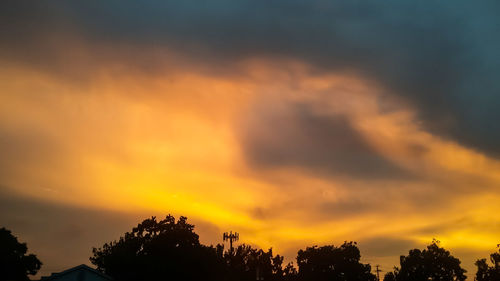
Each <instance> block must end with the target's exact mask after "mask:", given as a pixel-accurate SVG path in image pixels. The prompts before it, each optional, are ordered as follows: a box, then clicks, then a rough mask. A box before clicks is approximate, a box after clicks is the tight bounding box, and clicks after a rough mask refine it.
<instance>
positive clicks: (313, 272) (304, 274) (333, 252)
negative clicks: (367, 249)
mask: <svg viewBox="0 0 500 281" xmlns="http://www.w3.org/2000/svg"><path fill="white" fill-rule="evenodd" d="M360 258H361V254H360V251H359V249H358V247H357V245H356V242H344V244H342V245H341V246H340V247H335V246H333V245H329V246H323V247H317V246H314V247H308V248H306V250H300V251H299V252H298V255H297V265H298V267H299V272H298V279H299V280H315V281H323V280H324V281H326V280H338V281H373V280H376V277H375V275H374V274H372V273H371V266H370V265H369V264H362V263H360Z"/></svg>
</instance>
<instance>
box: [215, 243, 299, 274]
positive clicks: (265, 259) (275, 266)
mask: <svg viewBox="0 0 500 281" xmlns="http://www.w3.org/2000/svg"><path fill="white" fill-rule="evenodd" d="M283 259H284V258H283V257H282V256H280V255H276V256H274V255H273V251H272V249H269V250H268V251H267V252H265V251H264V250H262V249H254V248H252V247H251V246H249V245H244V244H243V245H240V246H238V247H237V248H236V249H234V251H233V252H231V251H227V252H226V253H225V255H224V260H225V262H226V264H227V266H228V272H229V275H228V279H229V280H241V281H245V280H248V281H250V280H270V281H278V280H285V277H286V276H290V275H294V274H295V268H294V267H293V266H292V265H291V264H288V265H287V266H285V268H283Z"/></svg>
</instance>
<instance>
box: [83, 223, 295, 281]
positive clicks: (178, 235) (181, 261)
mask: <svg viewBox="0 0 500 281" xmlns="http://www.w3.org/2000/svg"><path fill="white" fill-rule="evenodd" d="M90 261H91V262H92V263H93V264H94V265H96V266H97V269H98V270H100V271H102V272H104V273H106V274H108V275H110V276H111V277H113V278H115V280H117V281H129V280H218V281H220V280H240V281H246V280H248V281H250V280H256V278H264V279H263V280H271V281H273V280H276V281H277V280H286V279H283V278H284V277H285V275H286V274H293V273H294V268H293V266H291V265H287V266H286V267H285V268H283V266H282V265H283V257H282V256H280V255H276V256H274V255H273V252H272V249H269V250H268V251H267V252H265V251H263V250H261V249H254V248H252V247H251V246H248V245H240V246H238V247H237V248H236V249H234V250H233V251H226V252H225V251H224V246H223V245H217V246H215V247H213V246H205V245H202V244H200V242H199V237H198V235H197V234H196V233H195V232H194V226H193V225H191V224H189V223H187V218H186V217H180V218H179V220H178V221H176V220H175V218H174V217H173V216H170V215H168V216H167V217H166V218H165V219H164V220H161V221H157V220H156V218H155V217H152V218H151V219H146V220H144V221H143V222H142V223H140V224H139V225H138V226H137V227H135V228H134V229H133V230H132V232H127V233H125V235H124V236H123V237H121V238H120V239H119V240H118V241H113V242H110V243H106V244H104V245H103V246H102V247H101V248H94V249H93V256H92V257H90Z"/></svg>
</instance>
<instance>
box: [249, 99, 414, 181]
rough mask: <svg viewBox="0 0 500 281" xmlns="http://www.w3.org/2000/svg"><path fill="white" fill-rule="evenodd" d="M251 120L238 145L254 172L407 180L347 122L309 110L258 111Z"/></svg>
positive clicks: (406, 175) (296, 107) (262, 108)
mask: <svg viewBox="0 0 500 281" xmlns="http://www.w3.org/2000/svg"><path fill="white" fill-rule="evenodd" d="M249 116H250V117H249V119H248V120H246V122H243V124H242V126H241V127H242V128H243V129H242V133H241V136H240V139H241V142H242V149H243V152H244V154H245V156H246V159H247V160H248V162H249V163H250V164H251V165H253V166H255V167H259V168H263V169H269V168H283V167H295V168H299V169H304V170H305V171H307V172H310V173H313V174H318V175H322V176H339V175H340V176H349V177H361V178H367V179H382V178H384V179H387V178H389V179H403V178H409V177H410V176H411V175H410V174H409V173H408V172H406V171H405V170H403V169H401V168H400V167H398V166H396V165H395V164H393V163H391V162H390V161H389V160H387V159H385V158H384V157H383V156H382V155H380V154H378V153H377V152H376V151H375V150H374V149H372V148H371V147H370V145H369V144H368V143H367V142H366V141H365V139H364V138H363V136H361V135H360V134H359V133H358V132H357V131H355V129H353V128H352V127H351V125H350V123H349V120H348V119H347V118H346V117H345V116H342V115H322V114H319V113H316V112H314V109H313V108H312V107H311V106H310V105H307V104H288V105H285V106H281V107H278V105H272V104H271V105H267V106H262V105H257V106H256V108H255V109H254V110H253V111H251V113H250V114H249Z"/></svg>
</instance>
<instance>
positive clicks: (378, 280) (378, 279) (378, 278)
mask: <svg viewBox="0 0 500 281" xmlns="http://www.w3.org/2000/svg"><path fill="white" fill-rule="evenodd" d="M379 266H380V265H378V264H377V265H376V266H375V267H376V268H377V269H376V270H375V271H376V272H377V281H380V275H379V273H380V272H381V271H382V270H380V269H379Z"/></svg>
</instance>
